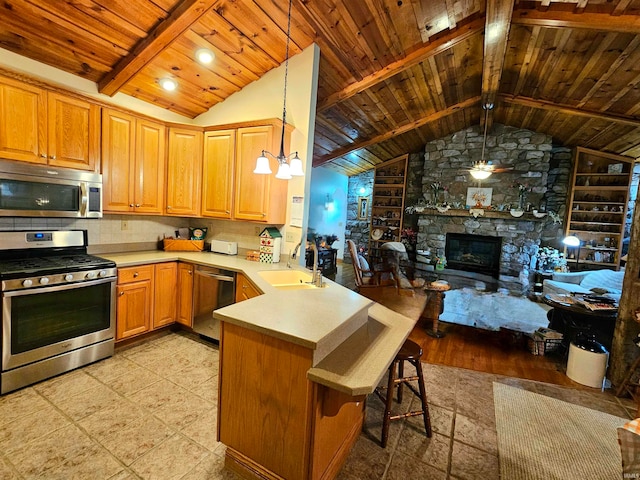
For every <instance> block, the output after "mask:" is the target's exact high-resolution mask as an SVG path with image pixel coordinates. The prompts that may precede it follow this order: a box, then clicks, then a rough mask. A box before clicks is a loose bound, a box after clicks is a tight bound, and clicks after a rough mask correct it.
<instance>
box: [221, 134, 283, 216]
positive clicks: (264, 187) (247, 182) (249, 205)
mask: <svg viewBox="0 0 640 480" xmlns="http://www.w3.org/2000/svg"><path fill="white" fill-rule="evenodd" d="M280 134H281V127H278V128H276V125H275V124H274V125H263V126H256V127H243V128H238V129H237V137H236V166H235V193H234V207H233V218H235V219H236V220H250V221H254V222H264V223H269V224H272V225H275V224H284V223H285V221H286V210H287V208H286V199H287V190H288V181H287V180H280V179H277V178H275V173H276V172H277V171H278V162H277V160H275V159H273V158H270V159H269V162H270V166H271V170H272V171H273V173H272V174H271V175H257V174H255V173H253V170H254V169H255V166H256V159H257V158H258V157H259V156H260V154H261V153H262V150H268V151H270V152H271V153H275V154H277V152H279V151H280ZM288 146H289V133H286V135H285V149H287V148H288Z"/></svg>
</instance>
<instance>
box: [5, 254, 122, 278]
mask: <svg viewBox="0 0 640 480" xmlns="http://www.w3.org/2000/svg"><path fill="white" fill-rule="evenodd" d="M113 267H115V263H114V262H112V261H109V260H106V259H104V258H100V257H96V256H93V255H69V256H53V257H32V258H18V259H15V260H7V261H0V278H17V277H19V276H31V275H47V274H52V273H64V272H66V271H72V270H73V271H84V270H91V269H99V268H113Z"/></svg>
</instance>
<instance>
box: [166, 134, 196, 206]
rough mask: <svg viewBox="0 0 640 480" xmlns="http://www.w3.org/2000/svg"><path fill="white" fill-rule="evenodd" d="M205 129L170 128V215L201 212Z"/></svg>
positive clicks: (168, 180)
mask: <svg viewBox="0 0 640 480" xmlns="http://www.w3.org/2000/svg"><path fill="white" fill-rule="evenodd" d="M202 145H203V133H202V131H199V130H190V129H184V128H173V127H171V128H169V157H168V160H167V207H166V214H167V215H179V216H183V217H185V216H186V217H194V216H195V217H197V216H199V215H200V202H201V191H202V190H201V176H202Z"/></svg>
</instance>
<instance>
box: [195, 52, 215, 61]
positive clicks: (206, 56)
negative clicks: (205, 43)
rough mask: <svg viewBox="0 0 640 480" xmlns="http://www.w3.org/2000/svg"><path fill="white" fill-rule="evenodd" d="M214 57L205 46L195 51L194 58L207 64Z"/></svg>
mask: <svg viewBox="0 0 640 480" xmlns="http://www.w3.org/2000/svg"><path fill="white" fill-rule="evenodd" d="M214 58H215V55H214V54H213V52H212V51H211V50H208V49H206V48H201V49H199V50H198V51H196V59H197V60H198V61H199V62H200V63H202V64H204V65H208V64H209V63H211V62H213V59H214Z"/></svg>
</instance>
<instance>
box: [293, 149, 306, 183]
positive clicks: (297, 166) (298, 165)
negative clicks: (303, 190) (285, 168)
mask: <svg viewBox="0 0 640 480" xmlns="http://www.w3.org/2000/svg"><path fill="white" fill-rule="evenodd" d="M289 173H291V175H292V176H294V177H304V171H303V170H302V160H300V157H298V152H296V153H295V154H294V155H293V158H292V159H291V165H289Z"/></svg>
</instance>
